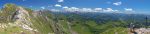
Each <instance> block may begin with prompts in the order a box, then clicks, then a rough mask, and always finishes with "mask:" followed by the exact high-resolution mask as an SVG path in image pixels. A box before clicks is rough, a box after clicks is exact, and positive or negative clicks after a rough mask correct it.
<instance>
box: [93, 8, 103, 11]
mask: <svg viewBox="0 0 150 34" xmlns="http://www.w3.org/2000/svg"><path fill="white" fill-rule="evenodd" d="M94 10H95V11H101V10H102V8H95V9H94Z"/></svg>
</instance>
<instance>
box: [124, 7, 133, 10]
mask: <svg viewBox="0 0 150 34" xmlns="http://www.w3.org/2000/svg"><path fill="white" fill-rule="evenodd" d="M124 9H125V11H133V9H132V8H124Z"/></svg>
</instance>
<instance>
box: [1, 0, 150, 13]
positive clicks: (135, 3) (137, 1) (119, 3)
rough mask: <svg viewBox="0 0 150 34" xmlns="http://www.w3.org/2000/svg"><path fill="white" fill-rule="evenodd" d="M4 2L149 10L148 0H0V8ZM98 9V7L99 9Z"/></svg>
mask: <svg viewBox="0 0 150 34" xmlns="http://www.w3.org/2000/svg"><path fill="white" fill-rule="evenodd" d="M6 3H14V4H16V5H20V6H23V7H28V8H32V9H64V8H69V9H74V8H75V9H76V10H78V9H83V8H87V9H89V10H93V9H96V8H101V9H105V10H106V11H113V10H114V11H115V10H117V11H126V10H127V11H135V12H138V13H147V14H148V12H149V11H150V4H149V3H150V0H0V8H2V6H3V5H4V4H6ZM99 10H100V9H99Z"/></svg>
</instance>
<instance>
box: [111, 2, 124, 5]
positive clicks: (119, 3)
mask: <svg viewBox="0 0 150 34" xmlns="http://www.w3.org/2000/svg"><path fill="white" fill-rule="evenodd" d="M121 4H122V2H115V3H113V5H116V6H119V5H121Z"/></svg>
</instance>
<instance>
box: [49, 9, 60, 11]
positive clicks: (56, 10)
mask: <svg viewBox="0 0 150 34" xmlns="http://www.w3.org/2000/svg"><path fill="white" fill-rule="evenodd" d="M51 11H53V12H58V11H60V10H57V9H51Z"/></svg>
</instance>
